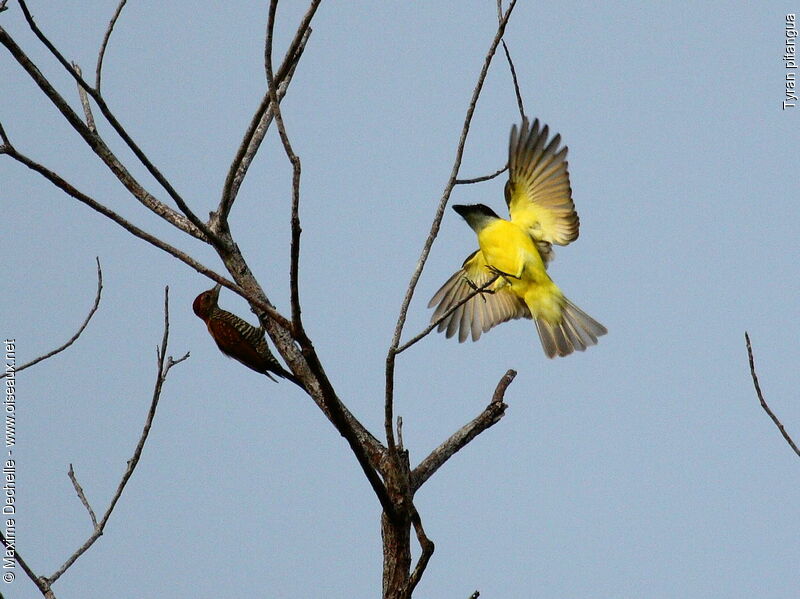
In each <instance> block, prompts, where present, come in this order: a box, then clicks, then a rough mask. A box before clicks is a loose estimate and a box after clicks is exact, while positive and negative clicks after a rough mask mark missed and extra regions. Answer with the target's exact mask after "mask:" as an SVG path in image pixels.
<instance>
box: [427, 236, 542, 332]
mask: <svg viewBox="0 0 800 599" xmlns="http://www.w3.org/2000/svg"><path fill="white" fill-rule="evenodd" d="M493 276H494V275H493V274H492V273H491V272H489V270H488V269H487V268H486V260H485V259H484V257H483V253H482V252H481V251H480V250H477V251H475V252H474V253H473V254H471V255H470V256H469V257H468V258H467V259H466V260H464V264H463V265H462V266H461V268H460V269H459V270H458V271H457V272H456V273H455V274H454V275H453V276H452V277H450V278H449V279H448V280H447V282H445V284H444V285H442V288H441V289H439V291H437V292H436V294H435V295H434V296H433V297H432V298H431V301H430V302H429V303H428V307H429V308H432V307H433V306H436V310H434V312H433V316H431V322H436V321H437V320H439V318H441V317H442V316H443V315H444V314H445V313H446V312H447V311H448V310H450V309H451V308H452V307H453V306H455V305H457V304H458V303H459V302H460V301H461V300H463V299H464V298H465V297H467V296H468V295H469V294H470V293H472V292H473V291H474V290H473V288H472V287H471V286H470V285H469V283H467V281H466V279H469V280H470V281H471V282H472V283H473V285H475V286H476V287H482V286H483V285H485V284H486V283H488V282H489V281H490V280H491V279H492V277H493ZM530 317H531V314H530V311H529V310H528V307H527V306H526V305H525V302H524V301H522V300H521V299H520V298H518V297H517V296H516V295H514V293H513V292H512V291H511V288H510V287H508V286H505V287H503V288H501V289H499V290H497V291H496V292H495V293H491V294H490V293H481V294H478V295H476V296H474V297H472V298H470V299H469V300H468V301H467V302H465V303H463V304H462V305H460V306H459V307H458V308H456V309H455V310H454V311H453V313H452V314H450V315H449V316H448V317H447V318H445V319H444V320H443V321H442V322H441V323H439V327H438V331H439V332H442V331H446V333H445V334H446V335H447V337H448V338H450V337H452V336H453V335H455V333H456V331H458V341H459V342H464V341H466V339H467V337H469V335H470V333H471V334H472V340H473V341H477V340H478V339H480V336H481V334H482V333H485V332H486V331H488V330H489V329H491V328H492V327H493V326H495V325H498V324H500V323H501V322H505V321H507V320H511V319H513V318H530Z"/></svg>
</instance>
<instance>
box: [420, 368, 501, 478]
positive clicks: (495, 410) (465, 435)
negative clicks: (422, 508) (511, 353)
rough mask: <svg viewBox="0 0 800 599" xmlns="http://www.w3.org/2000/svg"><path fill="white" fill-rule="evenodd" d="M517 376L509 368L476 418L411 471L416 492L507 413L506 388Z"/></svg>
mask: <svg viewBox="0 0 800 599" xmlns="http://www.w3.org/2000/svg"><path fill="white" fill-rule="evenodd" d="M515 376H517V373H516V371H514V370H509V371H508V372H506V373H505V374H504V375H503V377H502V378H501V379H500V381H499V382H498V383H497V387H496V388H495V391H494V393H493V394H492V400H491V401H490V402H489V405H488V406H486V407H485V408H484V410H483V412H481V413H480V414H479V415H478V416H477V417H476V418H474V419H473V420H472V421H471V422H469V423H468V424H466V425H464V426H462V427H461V428H460V429H458V430H457V431H456V432H455V433H453V434H452V435H451V436H450V438H449V439H447V440H446V441H445V442H444V443H442V444H441V445H439V447H437V448H436V449H434V450H433V451H432V452H431V453H430V455H428V457H426V458H425V459H424V460H422V461H421V462H420V463H419V465H418V466H417V467H416V468H414V470H413V472H412V473H411V488H412V491H414V492H416V491H417V489H419V488H420V487H421V486H422V485H423V484H425V481H426V480H428V479H429V478H430V477H431V476H432V475H433V473H434V472H436V471H437V470H438V469H439V468H440V467H441V466H442V465H443V464H444V463H445V462H446V461H447V460H449V459H450V458H451V457H453V455H455V454H456V452H458V451H459V450H461V449H462V448H464V447H465V446H466V445H467V443H469V442H470V441H472V440H473V439H474V438H475V437H477V436H478V435H479V434H481V433H482V432H483V431H485V430H486V429H488V428H489V427H491V426H492V425H494V424H497V423H498V422H499V421H500V419H501V418H502V417H503V415H504V414H505V411H506V408H507V407H508V406H507V405H506V404H505V403H504V402H503V398H504V396H505V392H506V389H508V386H509V385H510V384H511V381H513V380H514V377H515Z"/></svg>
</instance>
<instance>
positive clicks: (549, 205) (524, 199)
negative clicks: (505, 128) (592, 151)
mask: <svg viewBox="0 0 800 599" xmlns="http://www.w3.org/2000/svg"><path fill="white" fill-rule="evenodd" d="M547 137H548V128H547V125H545V126H544V127H543V128H542V129H539V119H536V120H535V121H533V125H531V126H530V127H529V126H528V119H523V121H522V126H521V127H520V128H519V130H518V129H517V126H516V125H514V126H513V127H512V128H511V137H510V139H509V144H508V172H509V176H508V182H507V183H506V190H505V192H506V203H507V204H508V212H509V214H510V215H511V220H512V221H513V222H515V223H517V224H518V225H519V226H521V227H522V228H524V229H525V230H526V231H528V233H529V234H530V235H531V237H533V239H534V240H536V241H545V242H548V243H557V244H558V245H567V244H568V243H570V242H572V241H575V239H577V238H578V226H579V221H578V214H577V213H576V212H575V204H573V202H572V188H571V187H570V185H569V171H568V170H567V148H566V146H564V147H563V148H561V149H559V147H558V146H559V144H560V143H561V136H560V135H556V136H555V137H553V139H551V140H550V141H549V142H548V139H547Z"/></svg>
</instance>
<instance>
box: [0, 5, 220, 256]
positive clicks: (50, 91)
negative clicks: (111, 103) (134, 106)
mask: <svg viewBox="0 0 800 599" xmlns="http://www.w3.org/2000/svg"><path fill="white" fill-rule="evenodd" d="M19 5H20V8H22V12H23V14H24V15H25V20H26V21H27V22H28V26H29V27H30V29H31V31H33V33H34V35H36V37H37V38H38V39H39V41H41V42H42V44H44V46H45V47H46V48H47V49H48V50H49V51H50V53H51V54H52V55H53V56H54V57H55V58H56V60H58V62H59V63H61V65H62V67H64V69H65V70H66V71H67V73H69V74H70V75H71V76H72V77H73V78H74V79H75V81H76V82H77V83H78V85H79V86H81V87H83V88H84V89H85V90H86V92H87V93H88V94H89V95H90V96H91V97H92V99H93V100H94V101H95V102H96V103H97V106H98V107H99V108H100V112H102V113H103V116H104V117H105V118H106V120H107V121H108V123H109V124H110V125H111V127H112V128H113V129H114V131H116V133H117V135H119V136H120V138H121V139H122V140H123V141H124V142H125V144H126V145H127V146H128V148H129V149H130V150H131V152H133V153H134V155H135V156H136V158H137V159H138V160H139V162H140V163H141V164H142V165H143V166H144V167H145V168H146V169H147V171H148V172H149V173H150V175H152V177H153V178H154V179H155V180H156V181H157V182H158V184H159V185H161V187H162V188H163V189H164V190H165V191H166V192H167V194H168V195H169V196H170V197H171V198H172V199H173V201H174V202H175V204H176V205H177V206H178V208H179V209H180V211H181V212H182V213H183V215H184V217H185V218H186V219H188V223H185V224H184V225H183V226H182V227H180V228H181V229H182V230H184V231H186V232H191V231H190V229H191V228H190V227H188V224H189V223H191V225H193V228H194V229H195V232H194V233H192V234H193V235H195V236H197V237H200V238H205V239H207V240H210V241H212V242H214V243H219V240H218V239H217V237H216V236H215V235H214V234H213V233H212V232H211V230H210V229H209V228H208V226H207V225H206V224H205V223H204V222H202V221H201V220H200V219H199V218H197V216H196V215H195V214H194V213H193V212H192V211H191V210H190V209H189V207H188V206H187V205H186V202H184V200H183V198H182V197H181V196H180V195H179V194H178V192H177V191H175V189H174V188H173V187H172V185H171V184H170V182H169V181H167V179H166V178H165V177H164V175H162V174H161V171H159V170H158V169H157V168H156V166H155V165H154V164H153V163H152V162H150V159H149V158H148V157H147V155H146V154H145V153H144V152H143V151H142V150H141V148H139V146H138V145H137V144H136V143H135V142H134V141H133V139H132V138H131V136H130V135H129V134H128V132H127V131H126V130H125V128H124V127H123V126H122V125H121V124H120V123H119V121H118V120H117V118H116V117H115V116H114V114H113V113H112V112H111V110H110V109H109V108H108V105H107V104H106V102H105V100H104V99H103V96H102V95H101V94H100V93H99V92H98V91H97V90H96V89H94V88H92V87H91V86H90V85H89V84H88V83H86V81H85V80H84V79H83V77H82V76H81V75H80V74H78V73H77V72H76V71H75V69H73V68H72V66H71V65H70V64H69V62H67V60H66V59H65V58H64V56H63V55H62V54H61V52H59V51H58V49H57V48H56V47H55V46H54V45H53V44H52V42H51V41H50V40H49V39H48V38H47V36H45V35H44V33H43V32H42V31H41V30H40V29H39V27H38V26H37V25H36V23H35V21H34V20H33V16H32V15H31V13H30V10H28V6H27V4H26V3H25V0H19ZM0 43H2V44H3V45H5V46H6V47H7V48H8V49H9V51H11V53H12V54H13V55H14V58H16V59H17V62H19V63H20V65H22V67H23V68H24V69H25V70H26V71H27V72H28V74H29V75H30V76H31V78H32V79H33V80H34V81H35V82H36V84H37V85H38V86H39V88H40V89H41V90H42V91H43V92H44V93H45V95H46V96H47V97H48V98H49V99H50V101H51V102H53V104H55V105H56V107H57V108H58V109H59V111H60V112H61V113H62V114H63V115H64V117H65V118H66V119H67V121H68V122H69V124H70V125H72V127H73V129H75V130H76V131H77V132H78V133H79V134H80V135H81V137H83V138H84V140H85V141H86V143H87V144H88V145H89V147H90V148H91V149H92V150H94V152H95V153H96V154H97V155H98V156H99V157H100V158H101V159H102V160H103V162H105V163H106V165H107V166H108V168H109V169H111V171H112V172H113V173H114V174H115V175H116V176H117V178H118V179H119V180H120V181H121V182H122V183H123V184H126V181H127V182H128V184H132V183H135V180H134V179H133V177H132V175H131V174H130V173H129V172H128V171H127V169H125V168H124V167H123V166H122V163H121V162H120V161H119V160H118V159H117V158H116V156H114V154H113V153H112V152H111V150H110V149H109V148H108V146H106V144H105V143H104V142H103V141H102V140H101V139H100V138H99V137H98V136H96V135H92V134H91V132H90V131H89V130H88V128H87V127H86V126H85V125H83V123H82V122H81V121H80V119H78V118H77V115H76V114H75V113H74V112H73V110H72V109H71V108H70V107H69V104H67V103H66V102H65V101H64V99H63V98H62V97H61V95H60V94H59V93H58V92H57V91H56V90H55V88H53V86H52V85H51V84H50V82H49V81H48V80H47V79H46V78H45V77H44V76H43V75H42V74H41V72H39V70H38V68H36V66H35V65H34V64H33V62H32V61H31V60H30V58H28V56H27V55H26V54H25V53H24V52H23V51H22V49H20V48H19V46H17V45H16V43H14V41H13V40H12V39H11V37H10V36H8V34H7V33H6V32H5V31H4V30H2V28H0ZM127 186H128V185H126V187H127ZM136 186H138V187H139V188H141V185H139V184H138V183H136ZM129 189H130V188H129ZM142 192H144V189H143V188H141V189H140V190H139V193H134V191H133V190H132V189H131V193H134V195H135V196H136V197H137V199H139V200H140V201H142V195H143V193H142ZM144 193H146V192H144ZM148 195H149V194H148ZM153 200H154V201H155V202H156V203H160V202H157V200H155V199H154V198H153ZM142 203H143V204H144V205H146V206H147V207H148V208H150V209H151V210H153V212H155V213H156V214H159V215H160V216H162V217H164V218H165V219H166V220H167V221H168V222H170V223H172V224H173V225H175V226H179V225H178V223H177V222H176V221H175V220H174V219H168V218H166V215H165V214H164V213H163V212H164V210H163V209H166V208H167V207H166V206H163V205H162V206H163V208H158V207H157V206H155V205H153V204H152V202H150V203H145V202H142ZM157 208H158V209H157Z"/></svg>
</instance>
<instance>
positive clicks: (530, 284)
mask: <svg viewBox="0 0 800 599" xmlns="http://www.w3.org/2000/svg"><path fill="white" fill-rule="evenodd" d="M478 244H479V245H480V248H481V252H483V256H484V258H485V259H486V263H487V264H489V265H490V266H493V267H494V268H496V269H497V270H499V271H501V272H503V273H506V274H507V275H509V276H507V277H504V278H501V279H499V280H498V282H497V284H496V286H495V289H499V288H500V287H504V286H506V285H510V286H511V290H512V291H513V292H514V294H515V295H517V296H518V297H520V298H522V299H523V300H524V301H525V304H526V305H527V306H528V309H529V310H530V311H531V314H532V315H533V316H534V317H536V318H544V319H545V320H547V321H548V322H553V323H555V322H559V321H560V320H561V311H562V307H563V305H564V295H563V294H562V293H561V290H560V289H559V288H558V287H557V286H556V284H555V283H553V281H552V280H551V279H550V277H549V276H548V274H547V271H546V270H545V267H544V262H543V261H542V257H541V255H540V254H539V250H538V249H537V248H536V245H535V244H534V242H533V240H532V239H531V237H530V235H528V234H527V233H526V232H525V231H524V230H522V229H521V228H520V227H519V226H518V225H516V224H515V223H513V222H510V221H507V220H503V219H498V220H497V221H494V222H493V223H492V224H490V225H489V226H487V227H486V228H484V229H483V230H482V231H481V232H480V233H479V234H478Z"/></svg>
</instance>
